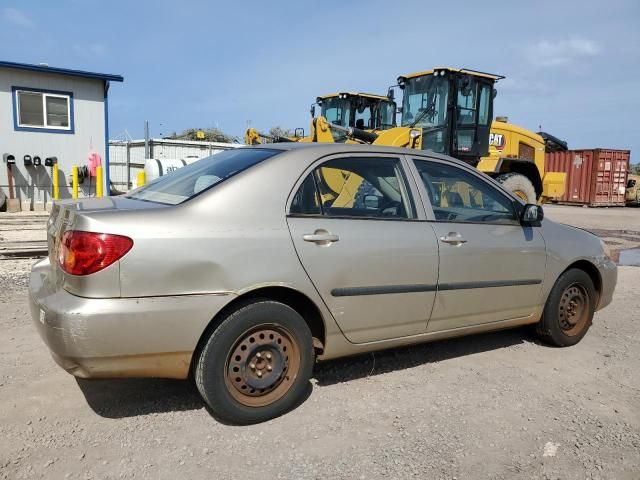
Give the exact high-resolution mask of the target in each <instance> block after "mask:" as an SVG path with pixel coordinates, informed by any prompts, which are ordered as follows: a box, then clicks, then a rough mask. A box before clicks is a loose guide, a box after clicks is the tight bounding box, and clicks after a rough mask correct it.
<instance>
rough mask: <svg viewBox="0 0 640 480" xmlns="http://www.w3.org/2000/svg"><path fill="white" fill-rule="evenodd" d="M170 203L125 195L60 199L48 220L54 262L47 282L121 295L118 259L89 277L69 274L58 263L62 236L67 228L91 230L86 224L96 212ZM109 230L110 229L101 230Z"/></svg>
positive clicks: (81, 292) (153, 207)
mask: <svg viewBox="0 0 640 480" xmlns="http://www.w3.org/2000/svg"><path fill="white" fill-rule="evenodd" d="M166 207H167V205H163V204H159V203H153V202H145V201H140V200H132V199H129V198H125V197H102V198H88V199H82V200H65V201H61V202H56V203H55V204H54V205H53V207H52V209H51V214H50V215H49V220H48V222H47V248H48V256H49V262H50V264H51V271H50V274H49V275H48V276H47V280H46V281H47V283H48V284H49V286H50V287H53V288H56V289H60V288H64V289H65V290H67V291H69V292H71V293H74V294H76V295H80V296H86V297H113V296H120V282H119V268H118V265H117V264H118V262H116V263H115V264H113V265H111V266H109V267H107V268H105V269H104V270H101V271H99V272H96V273H93V274H91V275H87V276H75V275H70V274H67V273H66V272H64V271H63V270H62V268H61V267H60V265H59V263H58V252H59V248H60V242H61V240H62V236H63V235H64V233H65V232H66V231H67V230H88V231H92V229H91V228H87V227H86V225H87V224H88V223H90V222H89V218H88V217H90V216H91V215H92V214H100V213H102V212H114V213H116V212H124V211H131V210H156V209H162V208H166ZM101 233H109V232H101Z"/></svg>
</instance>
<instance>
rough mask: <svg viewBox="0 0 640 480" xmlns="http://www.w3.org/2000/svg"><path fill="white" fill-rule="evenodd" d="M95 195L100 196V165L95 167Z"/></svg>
mask: <svg viewBox="0 0 640 480" xmlns="http://www.w3.org/2000/svg"><path fill="white" fill-rule="evenodd" d="M96 197H98V198H100V197H102V167H96Z"/></svg>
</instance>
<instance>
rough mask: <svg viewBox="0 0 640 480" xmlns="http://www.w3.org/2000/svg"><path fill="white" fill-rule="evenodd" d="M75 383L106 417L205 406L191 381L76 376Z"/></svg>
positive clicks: (133, 415) (174, 410)
mask: <svg viewBox="0 0 640 480" xmlns="http://www.w3.org/2000/svg"><path fill="white" fill-rule="evenodd" d="M76 382H78V386H79V387H80V390H81V391H82V394H83V395H84V398H85V399H86V401H87V403H88V404H89V407H91V409H92V410H93V411H94V412H95V413H97V414H98V415H100V416H101V417H105V418H124V417H137V416H139V415H148V414H152V413H166V412H181V411H186V410H198V409H201V408H204V402H203V401H202V399H201V398H200V395H199V394H198V391H197V390H196V388H195V386H194V385H193V384H192V383H191V382H190V381H188V380H169V379H161V378H118V379H104V380H102V379H100V380H85V379H82V378H76Z"/></svg>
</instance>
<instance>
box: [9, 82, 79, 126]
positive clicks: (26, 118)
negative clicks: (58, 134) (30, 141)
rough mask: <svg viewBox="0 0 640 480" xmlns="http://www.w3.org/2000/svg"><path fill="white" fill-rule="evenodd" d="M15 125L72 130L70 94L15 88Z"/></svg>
mask: <svg viewBox="0 0 640 480" xmlns="http://www.w3.org/2000/svg"><path fill="white" fill-rule="evenodd" d="M14 101H15V107H16V127H18V128H42V129H52V130H72V125H71V117H72V113H71V109H72V97H71V94H63V93H53V92H38V91H32V90H22V89H16V90H15V100H14Z"/></svg>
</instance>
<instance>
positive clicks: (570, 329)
mask: <svg viewBox="0 0 640 480" xmlns="http://www.w3.org/2000/svg"><path fill="white" fill-rule="evenodd" d="M597 297H598V296H597V293H596V290H595V287H594V286H593V281H592V280H591V277H589V275H588V274H587V273H586V272H584V271H583V270H579V269H576V268H572V269H570V270H567V271H566V272H564V273H563V274H562V275H560V277H559V278H558V280H557V281H556V284H555V285H554V286H553V288H552V289H551V293H550V294H549V298H548V299H547V303H546V304H545V307H544V313H543V314H542V319H541V320H540V322H539V323H538V324H537V325H536V333H537V334H538V336H539V337H540V339H541V340H542V341H544V342H545V343H548V344H550V345H554V346H556V347H569V346H571V345H575V344H576V343H578V342H579V341H580V340H582V337H584V336H585V334H586V333H587V330H589V327H590V326H591V323H592V321H593V313H594V311H595V305H596V300H597Z"/></svg>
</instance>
